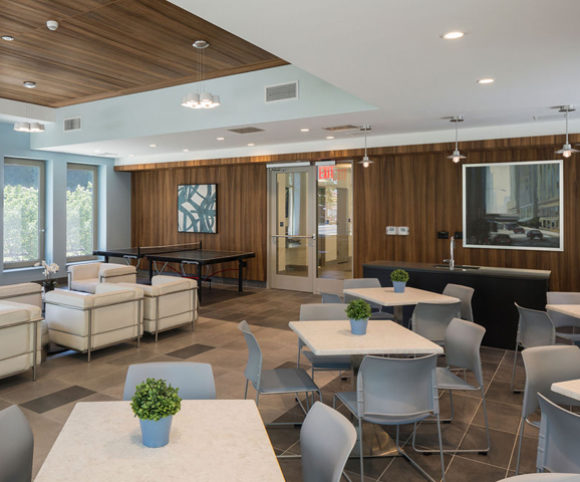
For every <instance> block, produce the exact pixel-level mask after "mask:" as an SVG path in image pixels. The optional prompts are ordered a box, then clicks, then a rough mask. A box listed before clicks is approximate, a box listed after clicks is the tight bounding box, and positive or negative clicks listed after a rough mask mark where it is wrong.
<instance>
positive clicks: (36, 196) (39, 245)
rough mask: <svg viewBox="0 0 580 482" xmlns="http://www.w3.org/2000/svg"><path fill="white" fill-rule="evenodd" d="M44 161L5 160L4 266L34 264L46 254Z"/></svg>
mask: <svg viewBox="0 0 580 482" xmlns="http://www.w3.org/2000/svg"><path fill="white" fill-rule="evenodd" d="M43 169H44V164H43V163H42V162H38V161H25V160H22V161H20V160H9V159H7V160H6V161H5V163H4V265H5V266H7V267H10V266H11V265H12V266H32V265H33V264H34V263H36V262H38V261H39V260H40V259H41V258H42V257H43V256H44V253H43V242H42V241H43V239H42V236H43V224H42V223H43V209H44V185H43V184H44V172H43Z"/></svg>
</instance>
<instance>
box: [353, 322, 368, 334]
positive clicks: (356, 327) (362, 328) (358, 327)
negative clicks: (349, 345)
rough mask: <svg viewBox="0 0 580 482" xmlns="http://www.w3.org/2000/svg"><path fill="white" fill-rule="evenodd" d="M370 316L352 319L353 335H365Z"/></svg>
mask: <svg viewBox="0 0 580 482" xmlns="http://www.w3.org/2000/svg"><path fill="white" fill-rule="evenodd" d="M368 322H369V320H368V318H367V319H365V320H353V319H352V318H351V319H350V332H351V333H352V334H353V335H365V334H366V332H367V324H368Z"/></svg>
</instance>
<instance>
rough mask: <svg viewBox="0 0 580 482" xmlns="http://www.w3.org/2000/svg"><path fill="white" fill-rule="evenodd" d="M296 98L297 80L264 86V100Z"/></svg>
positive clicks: (274, 100)
mask: <svg viewBox="0 0 580 482" xmlns="http://www.w3.org/2000/svg"><path fill="white" fill-rule="evenodd" d="M297 98H298V81H295V82H289V83H287V84H280V85H271V86H269V87H266V102H278V101H280V100H291V99H297Z"/></svg>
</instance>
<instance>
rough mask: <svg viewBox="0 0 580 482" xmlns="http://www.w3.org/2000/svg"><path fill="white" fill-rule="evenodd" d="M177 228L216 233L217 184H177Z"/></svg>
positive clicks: (194, 231) (182, 231) (187, 230)
mask: <svg viewBox="0 0 580 482" xmlns="http://www.w3.org/2000/svg"><path fill="white" fill-rule="evenodd" d="M177 230H178V231H179V232H180V233H212V234H215V233H217V184H180V185H179V186H177Z"/></svg>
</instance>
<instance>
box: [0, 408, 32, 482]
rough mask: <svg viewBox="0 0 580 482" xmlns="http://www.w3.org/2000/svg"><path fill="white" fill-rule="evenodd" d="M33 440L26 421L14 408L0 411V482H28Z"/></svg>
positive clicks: (30, 470) (30, 471) (20, 412)
mask: <svg viewBox="0 0 580 482" xmlns="http://www.w3.org/2000/svg"><path fill="white" fill-rule="evenodd" d="M33 451H34V439H33V436H32V430H31V429H30V425H29V423H28V420H27V419H26V417H25V416H24V414H23V413H22V411H21V410H20V409H19V408H18V407H17V406H16V405H12V406H11V407H8V408H5V409H4V410H1V411H0V482H30V481H31V480H32V454H33Z"/></svg>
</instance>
